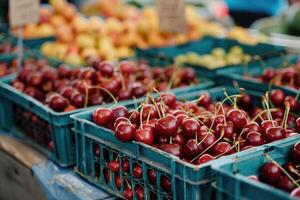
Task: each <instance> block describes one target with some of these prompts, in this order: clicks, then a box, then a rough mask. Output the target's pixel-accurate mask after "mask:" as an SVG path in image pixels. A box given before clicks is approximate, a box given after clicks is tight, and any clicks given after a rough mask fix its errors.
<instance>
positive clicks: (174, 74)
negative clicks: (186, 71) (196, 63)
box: [168, 65, 179, 90]
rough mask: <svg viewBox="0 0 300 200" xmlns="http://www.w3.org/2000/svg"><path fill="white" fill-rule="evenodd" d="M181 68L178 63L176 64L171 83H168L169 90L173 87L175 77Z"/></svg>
mask: <svg viewBox="0 0 300 200" xmlns="http://www.w3.org/2000/svg"><path fill="white" fill-rule="evenodd" d="M178 70H179V68H178V67H177V65H176V66H175V71H174V72H173V74H172V76H171V78H170V80H169V83H168V90H170V89H171V88H172V87H173V84H174V79H175V77H176V76H177V72H178Z"/></svg>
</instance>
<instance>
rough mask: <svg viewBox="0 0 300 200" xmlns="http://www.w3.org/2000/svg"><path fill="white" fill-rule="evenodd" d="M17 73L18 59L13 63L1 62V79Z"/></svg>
mask: <svg viewBox="0 0 300 200" xmlns="http://www.w3.org/2000/svg"><path fill="white" fill-rule="evenodd" d="M16 71H17V59H13V60H12V61H11V62H1V61H0V78H1V77H4V76H7V75H9V74H11V73H14V72H16Z"/></svg>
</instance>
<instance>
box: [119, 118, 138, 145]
mask: <svg viewBox="0 0 300 200" xmlns="http://www.w3.org/2000/svg"><path fill="white" fill-rule="evenodd" d="M134 133H135V128H134V126H133V125H132V124H127V123H124V122H121V123H120V124H119V125H118V126H117V127H116V130H115V135H116V137H117V138H118V139H119V140H120V141H122V142H129V141H131V140H132V139H133V137H134Z"/></svg>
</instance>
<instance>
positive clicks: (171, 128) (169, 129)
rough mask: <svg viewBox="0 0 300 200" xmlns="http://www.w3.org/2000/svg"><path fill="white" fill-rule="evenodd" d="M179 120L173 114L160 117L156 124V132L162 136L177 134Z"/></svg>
mask: <svg viewBox="0 0 300 200" xmlns="http://www.w3.org/2000/svg"><path fill="white" fill-rule="evenodd" d="M178 126H179V125H178V122H177V119H176V117H174V116H173V115H167V116H165V117H163V118H160V119H159V120H158V121H157V123H156V125H155V134H157V135H161V136H166V137H170V136H175V135H176V133H177V130H178Z"/></svg>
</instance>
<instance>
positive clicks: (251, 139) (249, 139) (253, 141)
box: [246, 131, 264, 146]
mask: <svg viewBox="0 0 300 200" xmlns="http://www.w3.org/2000/svg"><path fill="white" fill-rule="evenodd" d="M246 144H247V145H252V146H259V145H263V144H264V138H263V136H262V135H261V134H260V133H259V132H256V131H251V132H249V133H248V134H247V136H246Z"/></svg>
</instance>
